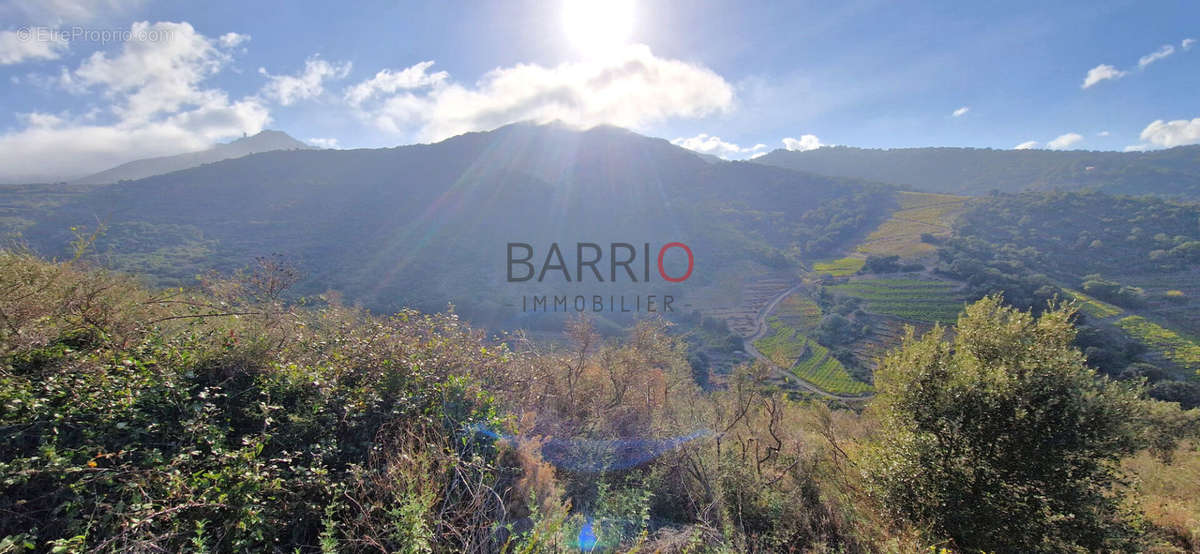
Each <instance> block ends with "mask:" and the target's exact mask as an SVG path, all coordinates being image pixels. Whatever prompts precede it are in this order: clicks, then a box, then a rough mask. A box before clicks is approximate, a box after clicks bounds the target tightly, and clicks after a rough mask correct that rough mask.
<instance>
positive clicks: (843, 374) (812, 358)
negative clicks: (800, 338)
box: [792, 340, 872, 395]
mask: <svg viewBox="0 0 1200 554" xmlns="http://www.w3.org/2000/svg"><path fill="white" fill-rule="evenodd" d="M792 373H793V374H794V375H795V376H796V377H799V378H801V379H804V380H805V381H808V382H809V383H812V384H814V385H816V386H817V387H818V388H820V389H822V390H825V391H828V392H832V393H835V394H851V395H857V394H868V393H870V392H871V391H872V388H871V385H868V384H866V383H864V382H862V381H859V380H856V379H855V378H854V377H851V376H850V373H848V372H847V371H846V367H845V366H843V365H842V362H839V361H838V359H837V358H834V357H833V356H830V355H829V349H827V348H825V347H824V346H821V345H820V344H817V343H816V341H811V340H810V341H808V348H807V350H806V351H805V352H804V354H803V355H802V356H801V357H800V359H798V360H796V364H795V365H794V366H792Z"/></svg>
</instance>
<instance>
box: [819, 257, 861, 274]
mask: <svg viewBox="0 0 1200 554" xmlns="http://www.w3.org/2000/svg"><path fill="white" fill-rule="evenodd" d="M865 263H866V260H865V259H863V258H841V259H838V260H830V261H825V262H816V263H814V264H813V271H814V272H816V273H828V274H829V275H832V276H834V277H845V276H847V275H854V274H855V273H858V270H860V269H862V267H863V264H865Z"/></svg>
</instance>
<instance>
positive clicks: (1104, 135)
mask: <svg viewBox="0 0 1200 554" xmlns="http://www.w3.org/2000/svg"><path fill="white" fill-rule="evenodd" d="M1111 134H1112V133H1110V132H1108V131H1100V132H1099V133H1096V136H1098V137H1107V136H1108V135H1111Z"/></svg>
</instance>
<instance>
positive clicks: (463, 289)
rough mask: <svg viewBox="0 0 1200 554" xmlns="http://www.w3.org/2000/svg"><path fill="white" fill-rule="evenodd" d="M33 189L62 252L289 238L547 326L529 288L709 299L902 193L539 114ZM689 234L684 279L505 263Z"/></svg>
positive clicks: (26, 215) (386, 297) (828, 239)
mask: <svg viewBox="0 0 1200 554" xmlns="http://www.w3.org/2000/svg"><path fill="white" fill-rule="evenodd" d="M24 197H25V199H26V202H25V205H26V206H27V209H25V210H20V209H17V208H13V209H14V210H15V211H16V212H18V213H14V214H12V215H10V217H13V218H17V219H20V220H21V221H23V222H25V223H24V224H23V226H22V227H20V228H19V229H16V231H19V232H20V233H21V235H22V237H23V239H24V240H25V241H26V242H28V243H29V244H30V245H32V246H33V247H35V248H36V249H37V250H38V251H40V252H42V253H45V254H47V255H51V256H62V255H63V254H64V252H66V249H67V246H68V244H69V243H70V242H71V241H72V240H74V239H75V236H74V233H73V232H72V231H71V229H72V228H73V227H74V228H76V232H90V230H91V229H94V228H95V227H96V225H97V222H100V223H101V224H103V226H104V232H103V233H102V234H101V235H100V236H99V238H98V240H97V241H96V244H95V248H94V250H95V251H96V252H97V254H98V255H99V257H100V259H103V260H105V262H106V263H108V264H109V265H111V266H113V267H117V268H120V269H125V270H128V271H132V272H135V273H138V274H142V275H148V276H151V277H152V278H154V279H155V282H156V283H158V284H161V285H179V284H187V283H191V282H194V279H195V277H196V276H197V275H199V274H202V273H204V272H206V271H209V270H214V269H215V270H217V271H221V272H226V273H228V272H231V271H233V270H235V269H237V268H239V267H242V266H244V265H245V264H246V263H247V262H248V261H249V260H251V259H253V258H254V257H255V256H261V255H268V254H276V253H277V254H280V255H282V256H283V257H284V258H286V259H288V260H290V261H291V262H292V263H294V264H295V265H296V266H297V268H298V269H299V270H300V272H301V273H302V274H303V276H304V279H303V281H302V282H301V283H300V285H299V287H298V291H299V292H300V293H302V294H315V293H320V292H324V291H325V290H328V289H335V290H339V291H341V292H343V293H344V294H345V295H346V298H347V300H348V301H352V302H361V303H362V304H364V305H366V306H368V307H371V308H373V309H376V310H380V311H391V310H395V309H398V308H400V307H403V306H416V307H421V308H424V309H429V310H437V309H442V308H444V307H445V306H446V304H447V303H454V304H455V305H456V306H459V308H460V309H461V310H462V311H463V313H464V315H467V316H468V317H470V318H472V319H473V320H475V321H479V322H484V323H488V324H505V325H513V324H520V325H521V326H524V327H537V326H539V325H542V324H541V323H539V322H540V321H542V320H546V323H545V326H546V328H556V327H559V326H561V314H559V316H558V317H552V318H543V317H540V316H536V315H532V314H525V313H522V308H521V305H520V304H521V298H522V296H523V295H530V294H560V293H572V294H574V292H573V291H576V290H582V291H583V292H582V294H601V295H620V294H633V293H638V294H643V295H644V294H656V295H661V294H674V295H675V296H677V297H678V298H680V299H681V302H680V304H679V305H677V307H682V308H683V309H685V310H691V309H696V308H699V307H701V306H698V305H690V306H689V302H692V300H690V299H689V298H698V297H701V296H704V295H703V294H702V293H701V292H700V291H702V290H703V289H706V288H710V287H716V286H723V285H718V283H717V279H718V275H717V272H718V270H719V269H724V268H733V267H739V264H749V266H750V267H751V268H752V269H751V272H752V273H760V274H763V273H767V272H769V271H773V270H786V269H787V268H789V267H792V266H793V265H795V264H796V263H798V261H799V259H801V258H804V257H809V256H816V255H819V254H820V253H822V252H826V251H830V250H831V249H833V248H836V247H838V246H839V245H841V244H843V243H845V242H846V241H848V240H851V241H852V240H857V239H855V237H857V235H858V234H861V233H863V232H865V230H867V229H870V228H872V227H874V226H875V225H876V224H877V223H878V221H881V220H882V219H883V218H885V217H886V213H887V210H888V209H889V207H890V201H889V200H888V199H889V197H890V193H886V191H885V189H884V188H882V187H878V186H873V185H867V184H863V183H861V182H858V181H853V180H847V179H835V178H827V177H819V176H814V175H810V174H802V173H797V172H793V171H789V170H784V169H780V168H774V167H770V166H764V165H759V164H750V163H721V164H713V163H709V162H707V161H705V160H703V159H701V158H700V157H699V156H697V155H695V154H694V153H692V152H690V151H688V150H684V149H682V148H679V147H677V146H674V145H671V144H670V143H668V142H667V141H665V140H661V139H651V138H647V137H643V136H640V135H637V134H634V133H631V132H628V131H624V130H621V129H617V128H612V127H598V128H595V129H592V130H589V131H577V130H573V129H570V128H566V127H562V126H558V125H545V126H537V125H528V124H518V125H510V126H507V127H503V128H500V129H497V130H495V131H492V132H486V133H470V134H466V135H462V136H458V137H454V138H451V139H448V140H446V141H443V142H440V143H436V144H424V145H412V146H402V147H397V148H385V149H364V150H287V151H274V152H266V153H260V154H255V155H250V156H245V157H242V158H237V159H231V160H224V161H221V162H217V163H212V164H207V165H204V166H200V167H196V168H192V169H188V170H184V171H178V172H174V173H170V174H166V175H159V176H155V177H150V178H147V179H142V180H139V181H133V182H122V183H118V184H115V185H112V186H108V187H102V188H97V189H92V190H87V191H84V192H80V193H79V194H78V195H77V196H70V197H63V196H62V195H59V196H56V197H55V198H56V200H54V202H49V201H47V202H45V203H38V202H31V201H28V198H29V194H26V195H25V196H24ZM64 198H65V199H64ZM29 222H33V223H29ZM676 241H677V242H683V243H686V244H687V245H689V246H690V247H691V249H692V250H693V252H694V255H695V259H696V260H698V261H697V263H698V264H700V265H698V267H697V270H696V272H695V275H694V277H693V278H691V279H690V280H689V281H688V282H687V283H685V284H681V285H675V284H672V283H665V282H662V281H659V282H658V283H655V284H653V290H649V288H648V287H649V285H647V284H645V283H629V282H628V281H620V280H618V281H619V282H604V283H564V282H562V281H561V279H559V280H558V281H555V282H554V283H550V282H547V283H546V284H545V285H543V284H539V283H534V282H526V283H509V282H506V278H505V264H506V258H505V256H506V255H507V253H506V244H507V243H509V242H523V243H530V244H533V245H535V247H537V248H539V249H540V250H539V255H544V252H545V251H546V250H545V249H546V248H547V247H548V245H549V244H550V243H552V242H555V243H558V244H560V245H562V247H563V248H567V249H569V250H570V252H567V253H564V255H566V257H567V263H568V264H570V263H571V260H572V259H573V258H574V257H575V256H574V254H575V252H574V246H575V244H576V243H579V242H587V243H597V244H605V245H607V244H608V243H612V242H628V243H633V244H642V243H653V244H655V245H662V244H665V243H668V242H676ZM670 263H674V262H668V266H669V265H670ZM448 268H454V269H453V270H451V269H448ZM742 277H745V275H743V276H742ZM576 285H578V286H576ZM732 286H735V287H740V285H738V284H734V285H732ZM717 296H720V295H717ZM607 315H608V314H604V315H603V316H602V317H607Z"/></svg>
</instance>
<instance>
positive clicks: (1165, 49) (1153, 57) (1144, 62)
mask: <svg viewBox="0 0 1200 554" xmlns="http://www.w3.org/2000/svg"><path fill="white" fill-rule="evenodd" d="M1174 53H1175V47H1174V46H1171V45H1170V44H1164V45H1162V47H1161V48H1159V49H1158V50H1155V51H1153V52H1151V53H1149V54H1146V55H1145V56H1142V57H1141V58H1139V59H1138V69H1146V66H1148V65H1150V64H1152V63H1154V62H1156V61H1158V60H1161V59H1163V58H1165V57H1167V56H1170V55H1171V54H1174Z"/></svg>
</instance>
